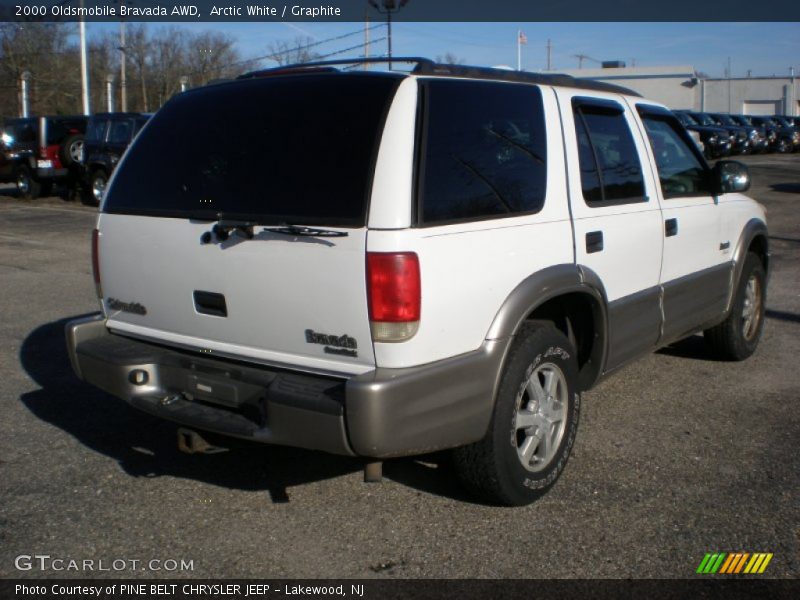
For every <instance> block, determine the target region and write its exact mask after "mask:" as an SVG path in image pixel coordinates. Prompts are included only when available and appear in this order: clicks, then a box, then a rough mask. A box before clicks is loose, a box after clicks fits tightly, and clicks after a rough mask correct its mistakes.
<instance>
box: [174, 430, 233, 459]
mask: <svg viewBox="0 0 800 600" xmlns="http://www.w3.org/2000/svg"><path fill="white" fill-rule="evenodd" d="M178 450H180V451H181V452H183V453H185V454H220V453H221V452H227V451H228V450H229V449H228V448H223V447H221V446H214V445H213V444H209V443H208V441H207V440H206V439H205V438H204V437H203V436H202V435H200V434H199V433H197V432H196V431H192V430H191V429H185V428H183V427H179V428H178Z"/></svg>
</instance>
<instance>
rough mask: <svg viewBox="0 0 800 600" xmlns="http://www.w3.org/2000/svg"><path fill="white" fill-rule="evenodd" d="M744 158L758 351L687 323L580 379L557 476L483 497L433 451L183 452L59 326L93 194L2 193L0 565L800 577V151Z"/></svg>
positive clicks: (72, 307) (82, 280)
mask: <svg viewBox="0 0 800 600" xmlns="http://www.w3.org/2000/svg"><path fill="white" fill-rule="evenodd" d="M742 160H743V162H746V163H747V164H748V165H749V166H750V169H751V174H752V179H753V187H752V189H751V191H750V192H749V195H751V196H752V197H754V198H756V199H758V200H759V201H761V202H762V203H763V204H764V205H765V206H767V208H768V219H769V228H770V247H771V252H772V272H771V280H770V286H769V295H768V303H767V307H768V311H767V323H766V329H765V333H764V337H763V339H762V342H761V346H760V347H759V350H758V352H757V353H756V355H755V356H754V357H752V358H751V359H750V360H748V361H746V362H743V363H725V362H716V361H712V360H710V359H709V358H708V356H707V354H706V352H705V350H704V347H703V341H702V338H701V337H699V336H695V337H693V338H690V339H687V340H684V341H682V342H680V343H677V344H674V345H673V346H670V347H668V348H665V349H663V350H661V351H659V352H658V353H655V354H652V355H649V356H647V357H645V358H643V359H642V360H639V361H638V362H636V363H634V364H632V365H630V366H628V367H626V368H624V369H623V370H622V371H621V372H620V373H618V374H617V375H615V376H614V377H612V378H611V379H609V380H607V381H605V382H604V383H602V384H601V385H599V386H598V387H597V388H595V389H594V390H592V391H591V392H588V393H586V394H585V396H584V406H583V409H584V410H583V414H582V422H581V424H580V429H579V434H578V438H577V441H576V445H575V448H574V451H573V454H572V458H571V460H570V463H569V465H568V466H567V469H566V472H565V473H564V475H563V476H562V478H561V479H560V481H559V482H558V483H557V484H556V486H555V487H554V489H553V490H552V491H551V492H550V493H549V494H548V495H546V496H545V497H544V498H542V499H541V500H539V501H537V502H536V503H534V504H533V505H531V506H529V507H526V508H496V507H490V506H484V505H481V504H478V503H475V502H474V501H472V500H471V499H470V498H469V497H468V496H467V495H466V494H465V493H464V492H462V490H461V489H460V487H459V486H458V484H457V482H456V480H455V476H454V473H453V471H452V469H451V468H450V466H449V465H448V462H447V460H446V456H443V455H435V456H432V457H425V458H424V459H421V460H415V459H402V460H393V461H389V462H388V463H386V465H385V471H384V472H385V479H384V482H383V483H382V484H364V483H362V474H361V471H360V467H361V465H360V463H359V462H357V461H355V460H351V459H346V458H341V457H336V456H329V455H324V454H319V453H314V452H307V451H302V450H295V449H290V448H278V447H264V446H254V445H249V444H246V443H238V444H236V445H235V446H234V447H233V448H232V449H231V450H230V451H228V452H225V453H221V454H216V455H206V456H197V455H192V456H189V455H185V454H182V453H180V452H179V451H178V449H177V446H176V426H175V425H173V424H170V423H167V422H163V421H159V420H156V419H154V418H151V417H150V416H148V415H145V414H142V413H139V412H137V411H135V410H134V409H133V408H130V407H128V406H127V405H126V404H125V403H123V402H122V401H120V400H116V399H114V398H112V397H110V396H108V395H106V394H105V393H103V392H101V391H99V390H97V389H96V388H94V387H91V386H89V385H86V384H83V383H81V382H80V381H78V380H77V379H76V378H75V376H74V375H73V374H72V372H71V370H70V368H69V364H68V359H67V357H66V353H65V345H64V336H63V327H64V323H65V322H66V321H67V320H69V319H71V318H73V317H76V316H80V315H84V314H87V313H91V312H94V311H96V310H97V306H98V305H97V300H96V298H95V292H94V285H93V282H92V277H91V267H90V257H89V237H90V231H91V229H92V227H93V223H94V215H95V209H91V208H88V207H84V206H81V205H78V204H75V203H68V202H64V201H62V200H60V199H58V198H50V199H44V200H38V201H33V202H25V201H21V200H18V199H17V198H16V197H15V194H14V192H13V191H11V189H10V188H7V187H6V188H2V189H0V340H2V346H1V347H0V381H2V382H3V385H2V390H1V391H0V482H1V483H0V577H43V576H46V577H59V576H60V577H64V576H104V577H107V576H124V577H137V576H147V577H157V576H180V577H204V578H205V577H208V578H212V577H223V576H225V577H276V578H278V577H330V578H339V577H359V578H360V577H497V578H512V577H513V578H529V577H530V578H540V577H581V578H591V577H601V578H615V577H625V578H628V577H633V578H639V577H644V578H650V577H691V576H693V575H694V572H695V570H696V568H697V566H698V564H699V563H700V561H701V560H702V558H703V556H704V555H705V553H706V552H717V551H723V552H733V551H745V552H771V553H773V554H774V558H773V559H772V562H771V563H770V565H769V567H768V570H767V573H766V575H768V576H772V577H784V578H797V577H799V576H800V493H799V492H800V452H798V450H797V444H798V440H800V411H798V400H800V398H799V397H800V369H798V366H797V357H798V356H800V266H799V265H800V155H797V154H795V155H791V156H778V155H764V156H755V157H745V158H744V159H742ZM153 268H158V266H157V265H153ZM20 555H49V556H51V557H52V558H62V559H65V560H70V559H72V560H77V561H83V560H93V561H95V562H94V563H93V569H94V570H88V571H77V572H76V571H56V570H53V569H52V568H48V569H45V570H44V571H42V570H40V569H39V565H38V564H34V565H33V567H32V568H31V569H30V570H22V571H20V570H18V568H17V567H16V566H15V559H16V557H18V556H20ZM101 560H102V561H103V564H105V565H106V567H109V566H110V565H111V563H112V561H114V560H123V561H124V565H125V566H124V568H123V569H121V570H119V571H116V570H111V571H110V572H105V571H103V572H100V571H99V570H98V566H99V564H98V561H101ZM132 561H138V562H132ZM151 561H156V562H151ZM170 561H176V563H177V566H176V569H175V570H172V567H173V566H175V565H174V564H173V563H172V562H170ZM182 561H183V562H184V564H185V568H183V569H182V568H181V567H180V563H181V562H182ZM16 562H19V561H16ZM189 563H191V565H190V566H189ZM22 564H23V566H24V563H22ZM122 564H123V563H119V562H118V563H116V565H117V566H119V565H122Z"/></svg>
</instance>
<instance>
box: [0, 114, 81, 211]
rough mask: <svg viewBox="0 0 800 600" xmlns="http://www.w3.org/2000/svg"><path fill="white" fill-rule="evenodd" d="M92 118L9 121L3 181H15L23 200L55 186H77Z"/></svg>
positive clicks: (0, 165) (1, 165)
mask: <svg viewBox="0 0 800 600" xmlns="http://www.w3.org/2000/svg"><path fill="white" fill-rule="evenodd" d="M87 121H88V117H84V116H69V117H68V116H58V117H29V118H20V119H7V120H6V121H5V123H4V124H3V136H2V140H3V143H2V158H0V181H4V182H8V181H14V182H15V183H16V184H17V190H18V192H19V195H20V196H21V197H23V198H38V197H39V196H47V195H49V194H50V193H51V190H52V188H53V184H56V183H60V184H65V185H66V186H67V187H68V188H71V187H73V184H74V183H75V182H76V181H77V179H78V177H79V175H80V169H79V167H80V158H81V156H82V153H83V138H84V134H85V133H86V123H87Z"/></svg>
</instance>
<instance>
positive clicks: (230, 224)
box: [200, 219, 349, 244]
mask: <svg viewBox="0 0 800 600" xmlns="http://www.w3.org/2000/svg"><path fill="white" fill-rule="evenodd" d="M254 227H264V229H263V231H269V232H271V233H280V234H283V235H295V236H306V237H346V236H347V235H349V234H348V233H347V232H346V231H331V230H329V229H318V228H316V227H305V226H301V225H292V224H290V223H284V224H282V225H278V226H276V227H266V226H264V225H262V224H261V223H256V222H253V221H235V220H231V219H220V220H219V221H217V222H216V223H214V225H213V226H212V227H211V231H206V232H205V233H203V235H202V236H201V237H200V242H201V243H202V244H210V243H211V241H212V240H213V239H214V238H216V239H217V241H220V242H224V241H226V240H227V239H228V238H229V237H230V236H231V233H234V232H237V231H238V232H239V233H241V234H242V236H243V237H244V238H245V239H248V240H252V239H253V238H254V237H255V232H254V231H253V228H254Z"/></svg>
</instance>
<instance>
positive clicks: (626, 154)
mask: <svg viewBox="0 0 800 600" xmlns="http://www.w3.org/2000/svg"><path fill="white" fill-rule="evenodd" d="M556 93H557V95H558V99H559V105H560V107H561V118H562V123H563V127H564V133H565V143H566V153H567V159H568V166H569V188H570V193H569V197H570V207H571V210H572V217H573V223H574V236H575V237H574V241H575V255H576V261H577V263H578V264H579V265H585V266H587V267H588V268H589V269H591V270H592V271H594V272H595V273H596V274H597V275H598V276H599V277H600V279H601V280H602V282H603V285H604V286H605V290H606V295H607V298H608V319H609V326H608V327H609V346H608V358H607V362H606V366H607V369H613V368H615V367H617V366H619V365H621V364H623V363H624V362H626V361H628V360H630V359H632V358H634V357H636V356H637V355H639V354H642V353H643V352H646V351H648V350H650V349H651V348H653V347H654V346H655V344H656V342H657V340H658V336H659V332H660V326H661V310H660V303H659V301H660V290H659V286H658V284H659V276H660V272H661V253H662V245H663V231H664V230H663V222H662V219H661V210H660V207H659V203H658V198H657V195H656V193H655V191H656V190H655V182H654V181H653V179H652V173H651V172H650V170H649V169H647V168H645V167H646V166H647V165H646V154H645V149H644V141H643V140H642V138H641V136H640V135H639V133H638V130H637V128H636V122H635V120H634V118H633V115H632V114H631V112H630V109H629V108H628V107H627V105H626V104H625V101H624V100H623V98H622V97H621V96H617V95H614V94H602V93H598V94H597V95H596V96H595V95H593V96H592V97H587V96H586V95H585V94H586V92H583V91H581V90H574V91H572V90H568V89H557V90H556Z"/></svg>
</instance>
